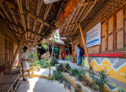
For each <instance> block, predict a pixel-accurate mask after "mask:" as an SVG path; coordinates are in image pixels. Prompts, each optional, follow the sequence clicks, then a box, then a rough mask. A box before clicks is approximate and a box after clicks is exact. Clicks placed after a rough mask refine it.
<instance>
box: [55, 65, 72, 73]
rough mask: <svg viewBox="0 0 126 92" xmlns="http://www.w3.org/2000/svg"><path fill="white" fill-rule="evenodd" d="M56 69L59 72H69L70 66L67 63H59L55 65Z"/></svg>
mask: <svg viewBox="0 0 126 92" xmlns="http://www.w3.org/2000/svg"><path fill="white" fill-rule="evenodd" d="M56 69H57V71H60V72H69V70H70V69H71V66H70V65H69V64H67V63H66V64H60V65H58V66H57V67H56Z"/></svg>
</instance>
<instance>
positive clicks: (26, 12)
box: [5, 0, 51, 27]
mask: <svg viewBox="0 0 126 92" xmlns="http://www.w3.org/2000/svg"><path fill="white" fill-rule="evenodd" d="M26 1H27V0H26ZM6 2H7V3H8V4H6ZM17 2H18V3H19V6H21V7H19V6H18V7H19V10H20V9H21V8H22V5H20V3H21V0H17ZM5 4H6V5H8V6H9V7H11V8H13V9H15V6H14V5H13V4H12V3H10V2H8V1H5ZM27 4H29V2H28V1H27ZM12 6H14V7H12ZM50 6H51V5H50ZM50 6H49V8H50V9H51V7H50ZM26 8H27V9H29V7H28V6H27V7H26ZM22 9H23V8H22ZM47 13H49V10H47ZM47 13H46V14H47ZM20 14H21V15H24V14H27V15H28V16H30V17H31V18H33V19H36V20H37V21H39V22H40V23H44V25H46V26H48V27H49V26H50V24H49V23H47V22H46V21H45V20H42V19H41V18H39V17H36V16H35V15H33V14H32V13H29V12H28V11H22V10H20ZM45 17H46V16H45Z"/></svg>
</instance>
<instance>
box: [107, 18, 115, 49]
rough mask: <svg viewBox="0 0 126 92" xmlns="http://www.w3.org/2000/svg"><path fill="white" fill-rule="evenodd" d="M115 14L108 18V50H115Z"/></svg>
mask: <svg viewBox="0 0 126 92" xmlns="http://www.w3.org/2000/svg"><path fill="white" fill-rule="evenodd" d="M113 28H114V23H113V16H112V17H110V18H109V19H108V51H113V45H114V44H113V41H114V40H113Z"/></svg>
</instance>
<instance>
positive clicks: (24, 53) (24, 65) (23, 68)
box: [20, 47, 30, 81]
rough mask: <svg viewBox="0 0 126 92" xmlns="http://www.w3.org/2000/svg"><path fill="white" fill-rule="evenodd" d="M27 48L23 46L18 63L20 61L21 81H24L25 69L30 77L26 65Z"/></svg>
mask: <svg viewBox="0 0 126 92" xmlns="http://www.w3.org/2000/svg"><path fill="white" fill-rule="evenodd" d="M27 50H28V48H27V47H24V48H23V52H22V53H21V55H20V63H21V67H22V77H23V81H26V79H25V76H24V73H25V71H27V72H28V76H29V78H30V68H29V65H28V61H29V59H28V56H27V54H26V52H27Z"/></svg>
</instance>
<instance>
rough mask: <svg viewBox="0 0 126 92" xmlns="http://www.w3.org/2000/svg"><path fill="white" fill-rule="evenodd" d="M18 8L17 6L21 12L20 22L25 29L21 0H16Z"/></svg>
mask: <svg viewBox="0 0 126 92" xmlns="http://www.w3.org/2000/svg"><path fill="white" fill-rule="evenodd" d="M17 4H18V8H19V13H20V14H21V16H20V17H21V23H22V25H23V27H24V30H25V31H27V30H26V22H25V17H24V15H23V14H24V11H23V6H22V0H17Z"/></svg>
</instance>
